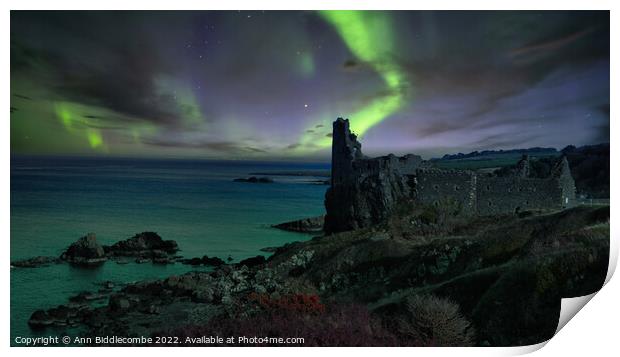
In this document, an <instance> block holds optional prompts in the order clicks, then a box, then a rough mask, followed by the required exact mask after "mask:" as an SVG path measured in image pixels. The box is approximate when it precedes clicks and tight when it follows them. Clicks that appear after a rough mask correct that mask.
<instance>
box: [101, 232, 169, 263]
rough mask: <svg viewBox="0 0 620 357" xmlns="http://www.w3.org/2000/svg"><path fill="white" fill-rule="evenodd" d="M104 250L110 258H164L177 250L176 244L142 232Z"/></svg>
mask: <svg viewBox="0 0 620 357" xmlns="http://www.w3.org/2000/svg"><path fill="white" fill-rule="evenodd" d="M105 250H106V252H107V253H108V254H110V255H111V256H121V257H147V258H151V257H164V256H165V255H167V254H174V253H175V252H177V251H178V250H179V247H178V245H177V242H175V241H173V240H163V239H162V238H161V237H160V236H159V234H157V233H155V232H142V233H138V234H136V235H135V236H133V237H131V238H129V239H126V240H123V241H120V242H116V243H114V244H113V245H111V246H106V247H105Z"/></svg>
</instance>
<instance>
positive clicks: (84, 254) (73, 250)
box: [60, 233, 108, 265]
mask: <svg viewBox="0 0 620 357" xmlns="http://www.w3.org/2000/svg"><path fill="white" fill-rule="evenodd" d="M60 259H62V260H65V261H67V262H69V263H72V264H76V265H99V264H102V263H104V262H105V261H106V260H107V259H108V258H107V257H106V255H105V251H104V249H103V247H102V246H101V245H99V243H97V237H96V235H95V233H88V234H87V235H86V236H84V237H82V238H80V239H78V240H77V242H75V243H73V244H71V245H70V246H69V248H68V249H67V250H66V251H65V252H64V253H62V255H61V256H60Z"/></svg>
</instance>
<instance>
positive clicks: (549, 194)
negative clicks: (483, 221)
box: [476, 175, 562, 215]
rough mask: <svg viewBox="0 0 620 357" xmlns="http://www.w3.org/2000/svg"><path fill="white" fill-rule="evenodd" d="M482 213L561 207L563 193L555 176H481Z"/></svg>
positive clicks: (480, 196) (478, 192) (478, 194)
mask: <svg viewBox="0 0 620 357" xmlns="http://www.w3.org/2000/svg"><path fill="white" fill-rule="evenodd" d="M477 181H478V185H477V190H476V192H477V196H478V206H477V213H478V214H479V215H491V214H498V213H517V212H520V211H523V210H531V209H545V208H550V209H553V208H562V205H561V202H562V199H561V196H562V192H561V190H560V188H559V185H558V183H557V180H555V179H553V178H548V179H538V178H521V177H518V176H515V177H488V176H487V175H480V176H479V177H478V180H477Z"/></svg>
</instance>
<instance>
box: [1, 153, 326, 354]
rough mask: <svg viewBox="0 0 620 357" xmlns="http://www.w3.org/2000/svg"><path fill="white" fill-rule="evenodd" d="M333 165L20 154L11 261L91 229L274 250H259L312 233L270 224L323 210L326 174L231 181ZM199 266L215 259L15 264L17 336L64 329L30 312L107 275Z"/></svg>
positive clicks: (188, 246) (185, 250) (193, 246)
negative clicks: (37, 325)
mask: <svg viewBox="0 0 620 357" xmlns="http://www.w3.org/2000/svg"><path fill="white" fill-rule="evenodd" d="M326 170H329V164H327V163H290V162H248V161H208V160H181V159H129V158H107V157H106V158H101V157H97V158H93V157H54V156H13V157H11V199H10V200H11V218H10V222H11V228H10V231H11V237H10V242H11V261H15V260H20V259H27V258H30V257H34V256H60V254H61V253H62V252H63V251H64V250H65V249H66V248H67V247H68V246H69V245H70V244H71V243H73V242H75V241H76V240H77V239H78V238H80V237H82V236H84V235H86V234H87V233H89V232H93V233H95V234H96V235H97V241H98V242H99V243H100V244H103V245H109V244H113V243H114V242H117V241H119V240H124V239H127V238H130V237H132V236H133V235H134V234H136V233H140V232H144V231H153V232H157V233H158V234H159V235H160V236H161V237H162V238H163V239H173V240H175V241H177V243H178V245H179V247H180V249H181V251H180V252H179V254H180V255H182V256H184V257H186V258H192V257H202V256H203V255H208V256H217V257H220V258H221V259H224V260H226V259H227V258H228V257H231V258H232V259H233V262H234V261H237V262H238V261H240V260H242V259H245V258H248V257H253V256H256V255H265V256H268V255H269V253H265V252H263V251H261V250H260V249H261V248H265V247H274V246H280V245H283V244H285V243H288V242H293V241H303V240H308V239H311V238H312V235H308V234H301V233H294V232H286V231H282V230H278V229H275V228H272V227H271V225H272V224H277V223H282V222H286V221H290V220H295V219H300V218H306V217H312V216H318V215H321V214H324V210H325V209H324V205H323V200H324V197H325V191H326V189H327V187H328V186H326V185H321V184H317V183H316V181H318V180H325V179H326V178H325V177H313V176H297V175H291V176H286V175H282V176H280V175H278V176H269V177H271V178H272V179H273V180H274V182H273V183H247V182H233V180H234V179H235V178H240V177H249V176H251V175H250V174H251V173H256V172H260V173H273V172H279V173H294V172H312V173H315V172H317V171H326ZM7 268H8V267H7ZM200 269H208V268H204V267H192V266H188V265H183V264H180V263H176V264H172V265H155V264H151V263H146V264H137V263H134V262H131V263H129V264H117V263H115V262H112V261H109V262H106V263H105V264H103V265H102V266H100V267H97V268H88V269H85V268H78V267H73V266H71V265H69V264H57V265H50V266H46V267H38V268H11V287H10V289H11V291H10V295H11V298H10V301H11V307H10V311H11V316H10V320H11V344H13V345H14V344H15V343H14V340H15V338H16V337H34V336H48V335H50V334H51V335H54V334H57V333H62V331H50V330H49V329H48V330H32V329H31V328H30V327H29V326H28V323H27V322H28V318H29V317H30V315H31V314H32V313H33V312H34V311H35V310H37V309H49V308H52V307H55V306H58V305H60V304H66V303H67V302H68V298H69V297H70V296H73V295H76V294H78V293H80V292H82V291H96V290H97V289H98V288H99V287H100V284H102V283H103V282H106V281H112V282H114V283H115V284H116V285H117V286H122V284H126V283H130V282H135V281H141V280H151V279H160V278H165V277H167V276H170V275H174V274H183V273H185V272H188V271H191V270H200Z"/></svg>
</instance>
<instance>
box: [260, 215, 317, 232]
mask: <svg viewBox="0 0 620 357" xmlns="http://www.w3.org/2000/svg"><path fill="white" fill-rule="evenodd" d="M324 222H325V216H317V217H310V218H304V219H298V220H295V221H290V222H284V223H280V224H274V225H273V226H272V227H274V228H278V229H282V230H285V231H291V232H300V233H320V232H322V231H323V224H324Z"/></svg>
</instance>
